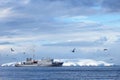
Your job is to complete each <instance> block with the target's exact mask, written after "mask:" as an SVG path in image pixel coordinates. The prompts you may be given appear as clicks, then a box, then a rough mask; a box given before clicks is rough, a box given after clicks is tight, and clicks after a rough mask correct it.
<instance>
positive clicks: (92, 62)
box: [1, 59, 114, 66]
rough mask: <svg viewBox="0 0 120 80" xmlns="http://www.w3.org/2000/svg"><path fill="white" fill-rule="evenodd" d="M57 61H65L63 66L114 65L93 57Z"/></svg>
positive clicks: (12, 64)
mask: <svg viewBox="0 0 120 80" xmlns="http://www.w3.org/2000/svg"><path fill="white" fill-rule="evenodd" d="M55 61H62V62H64V64H63V66H112V65H114V64H113V63H108V62H105V61H97V60H93V59H55ZM16 63H20V62H10V63H4V64H2V65H1V66H15V64H16Z"/></svg>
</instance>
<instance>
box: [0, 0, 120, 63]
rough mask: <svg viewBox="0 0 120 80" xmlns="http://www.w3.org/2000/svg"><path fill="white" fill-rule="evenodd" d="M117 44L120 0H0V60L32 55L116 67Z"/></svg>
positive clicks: (12, 59) (10, 60) (119, 29)
mask: <svg viewBox="0 0 120 80" xmlns="http://www.w3.org/2000/svg"><path fill="white" fill-rule="evenodd" d="M11 48H12V49H13V50H14V51H11ZM74 48H75V52H74V53H73V52H72V50H73V49H74ZM119 48H120V0H0V60H1V62H0V64H2V63H6V62H12V61H20V60H24V59H25V58H26V57H32V56H34V58H36V59H40V58H43V57H47V58H55V59H81V60H85V59H86V60H95V61H103V62H107V63H114V64H116V65H120V62H119V56H120V49H119ZM104 49H107V50H104Z"/></svg>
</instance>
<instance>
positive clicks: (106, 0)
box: [102, 0, 120, 12]
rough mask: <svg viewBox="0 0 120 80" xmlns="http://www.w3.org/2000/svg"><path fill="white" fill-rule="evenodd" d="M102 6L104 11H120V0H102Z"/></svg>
mask: <svg viewBox="0 0 120 80" xmlns="http://www.w3.org/2000/svg"><path fill="white" fill-rule="evenodd" d="M111 5H112V6H111ZM102 7H103V10H105V11H106V12H120V8H119V7H120V0H103V2H102Z"/></svg>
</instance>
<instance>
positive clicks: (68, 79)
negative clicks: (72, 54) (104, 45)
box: [0, 66, 120, 80]
mask: <svg viewBox="0 0 120 80" xmlns="http://www.w3.org/2000/svg"><path fill="white" fill-rule="evenodd" d="M0 80H120V66H113V67H0Z"/></svg>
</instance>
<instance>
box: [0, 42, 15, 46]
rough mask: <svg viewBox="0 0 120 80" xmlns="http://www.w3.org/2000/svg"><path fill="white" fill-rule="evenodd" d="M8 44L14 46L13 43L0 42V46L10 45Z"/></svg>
mask: <svg viewBox="0 0 120 80" xmlns="http://www.w3.org/2000/svg"><path fill="white" fill-rule="evenodd" d="M10 44H14V43H11V42H0V45H10Z"/></svg>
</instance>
